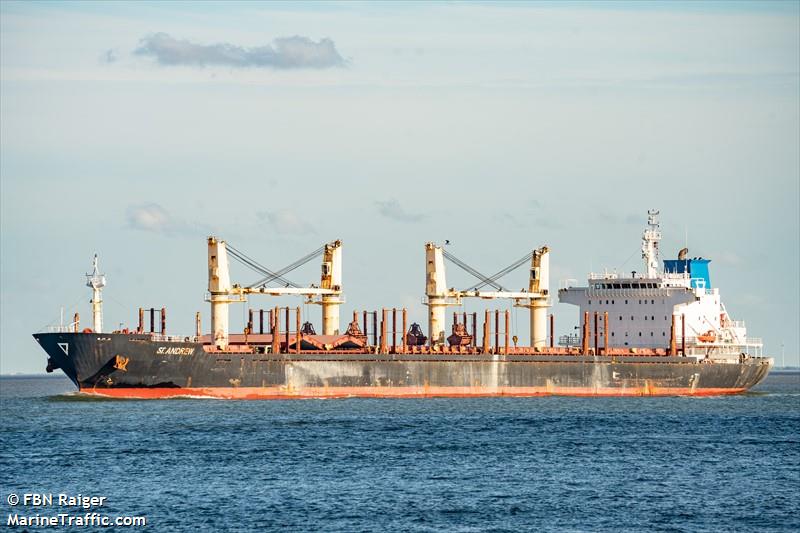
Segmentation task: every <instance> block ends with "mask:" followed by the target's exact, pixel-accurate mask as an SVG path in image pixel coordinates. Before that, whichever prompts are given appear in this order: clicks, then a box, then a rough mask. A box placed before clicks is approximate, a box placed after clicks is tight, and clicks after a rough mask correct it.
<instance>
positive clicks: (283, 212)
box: [258, 209, 316, 235]
mask: <svg viewBox="0 0 800 533" xmlns="http://www.w3.org/2000/svg"><path fill="white" fill-rule="evenodd" d="M258 217H259V218H260V219H262V220H266V221H267V222H268V223H269V224H270V225H271V226H272V228H273V229H274V230H275V231H276V232H277V233H282V234H287V235H305V234H308V233H316V232H315V231H314V227H313V226H312V225H311V224H310V223H309V222H308V221H306V220H305V219H303V218H301V217H299V216H297V214H295V213H294V212H293V211H290V210H288V209H280V210H278V211H260V212H259V213H258Z"/></svg>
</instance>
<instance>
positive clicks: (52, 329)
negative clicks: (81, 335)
mask: <svg viewBox="0 0 800 533" xmlns="http://www.w3.org/2000/svg"><path fill="white" fill-rule="evenodd" d="M45 331H46V332H47V333H74V332H75V322H73V323H72V324H67V325H63V324H61V325H58V326H47V327H45Z"/></svg>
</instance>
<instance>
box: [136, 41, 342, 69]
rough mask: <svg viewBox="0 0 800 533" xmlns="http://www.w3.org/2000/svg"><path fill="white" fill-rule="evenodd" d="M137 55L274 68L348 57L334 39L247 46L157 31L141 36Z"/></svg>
mask: <svg viewBox="0 0 800 533" xmlns="http://www.w3.org/2000/svg"><path fill="white" fill-rule="evenodd" d="M135 53H136V54H138V55H144V56H152V57H154V58H155V59H156V60H157V61H158V62H159V63H160V64H162V65H189V66H198V67H204V66H207V65H223V66H227V67H256V68H274V69H295V68H312V69H321V68H329V67H341V66H344V64H345V61H344V59H343V58H342V56H341V55H339V52H338V51H337V50H336V45H335V44H334V42H333V41H332V40H331V39H327V38H325V39H320V40H319V41H316V42H315V41H313V40H311V39H309V38H308V37H303V36H300V35H294V36H292V37H281V38H278V39H275V40H274V41H273V44H272V45H269V44H267V45H264V46H256V47H252V48H245V47H243V46H238V45H235V44H231V43H216V44H196V43H192V42H189V41H187V40H183V39H175V38H174V37H172V36H171V35H169V34H167V33H154V34H152V35H148V36H147V37H144V38H143V39H142V40H141V43H140V46H139V48H137V49H136V50H135Z"/></svg>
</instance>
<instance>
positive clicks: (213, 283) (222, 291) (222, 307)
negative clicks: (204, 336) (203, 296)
mask: <svg viewBox="0 0 800 533" xmlns="http://www.w3.org/2000/svg"><path fill="white" fill-rule="evenodd" d="M231 288H232V287H231V276H230V271H229V270H228V249H227V247H226V246H225V241H218V240H217V239H216V237H213V236H212V237H209V238H208V292H209V293H211V298H210V300H211V334H212V336H213V339H214V345H215V346H216V347H217V348H219V349H221V350H224V349H225V348H227V347H228V331H229V325H228V305H229V304H230V299H229V297H228V295H229V293H230V290H231Z"/></svg>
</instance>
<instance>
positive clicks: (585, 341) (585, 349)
mask: <svg viewBox="0 0 800 533" xmlns="http://www.w3.org/2000/svg"><path fill="white" fill-rule="evenodd" d="M589 333H590V332H589V311H585V312H584V313H583V336H582V337H583V338H582V339H581V352H582V353H583V355H589Z"/></svg>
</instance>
